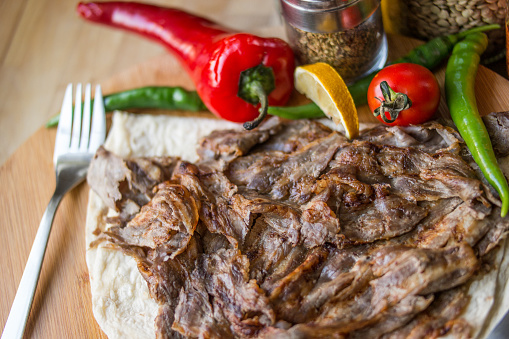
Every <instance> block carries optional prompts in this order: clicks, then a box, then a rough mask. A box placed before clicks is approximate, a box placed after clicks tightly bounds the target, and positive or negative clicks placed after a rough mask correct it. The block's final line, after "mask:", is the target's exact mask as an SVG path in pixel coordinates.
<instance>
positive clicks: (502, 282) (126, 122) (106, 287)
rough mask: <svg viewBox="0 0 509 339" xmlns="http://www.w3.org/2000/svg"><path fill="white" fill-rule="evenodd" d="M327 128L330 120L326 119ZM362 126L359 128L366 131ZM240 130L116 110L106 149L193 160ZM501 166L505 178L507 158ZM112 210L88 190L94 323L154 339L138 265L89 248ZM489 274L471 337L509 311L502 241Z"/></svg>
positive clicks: (473, 305) (474, 297) (477, 299)
mask: <svg viewBox="0 0 509 339" xmlns="http://www.w3.org/2000/svg"><path fill="white" fill-rule="evenodd" d="M323 122H324V123H326V124H327V125H328V126H329V127H335V126H334V125H333V124H332V125H331V124H330V123H329V122H328V120H324V121H323ZM368 127H370V126H368V125H361V130H362V129H365V128H368ZM228 128H230V129H231V128H238V129H240V128H242V127H241V125H239V124H234V123H230V122H227V121H222V120H219V119H215V118H205V117H194V116H193V117H185V116H168V115H160V116H154V115H135V114H129V113H122V112H115V113H114V115H113V124H112V128H111V131H110V132H109V135H108V138H107V140H106V143H105V148H106V149H108V150H109V151H112V152H114V153H115V154H117V155H119V156H121V157H136V156H165V155H172V156H179V157H181V158H182V159H184V160H187V161H191V162H193V161H196V160H197V158H198V156H197V154H196V151H195V149H196V145H197V143H198V140H199V139H200V138H201V137H203V136H205V135H207V134H209V133H210V132H211V131H213V130H216V129H228ZM501 166H502V168H503V170H504V173H505V174H506V175H508V174H509V158H506V159H503V160H502V162H501ZM111 213H112V212H111V211H109V210H108V208H107V207H106V206H105V204H104V203H103V202H102V200H101V199H100V198H99V197H98V196H97V195H96V194H95V193H94V192H93V191H92V190H91V191H90V195H89V202H88V210H87V221H86V243H87V254H86V260H87V266H88V269H89V275H90V285H91V292H92V307H93V313H94V317H95V319H96V320H97V323H98V324H99V326H100V327H101V329H102V330H103V331H104V333H105V334H106V335H107V336H108V338H110V339H113V338H126V337H127V338H155V330H154V318H155V317H156V315H157V312H158V307H159V306H158V305H157V303H156V302H155V301H154V300H153V299H152V298H151V297H150V295H149V291H148V288H147V284H146V282H145V280H144V279H143V277H142V276H141V274H140V273H139V271H138V268H137V266H136V261H135V260H134V259H133V258H131V257H130V256H128V255H125V254H123V253H122V252H121V251H118V250H115V249H112V248H110V247H108V245H107V244H105V243H103V244H100V245H99V246H94V247H91V246H90V244H91V243H92V242H93V241H94V240H96V235H95V234H97V233H98V232H97V230H104V228H105V224H104V222H103V219H104V217H105V216H106V215H108V214H111ZM495 251H496V252H495V253H494V255H493V266H494V267H496V268H498V270H492V271H490V272H489V273H487V274H485V275H484V276H482V277H479V278H478V279H477V280H474V281H473V282H472V283H471V285H470V289H469V295H470V296H471V301H470V303H469V305H468V307H467V309H466V311H465V313H464V314H463V316H462V318H463V319H464V320H465V321H467V322H468V323H469V324H471V325H472V326H473V328H474V331H475V332H474V333H473V334H474V337H477V338H485V337H486V336H487V334H488V333H489V331H490V330H491V329H492V328H493V327H494V326H495V325H496V323H497V322H498V320H499V319H501V318H502V317H503V315H504V313H505V312H506V311H507V310H508V309H509V284H508V283H507V280H508V279H509V258H508V257H507V256H506V252H507V253H509V244H508V242H507V241H506V240H504V242H503V243H502V244H501V245H500V246H499V248H497V249H496V250H495Z"/></svg>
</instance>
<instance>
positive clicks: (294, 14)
mask: <svg viewBox="0 0 509 339" xmlns="http://www.w3.org/2000/svg"><path fill="white" fill-rule="evenodd" d="M280 4H281V7H280V8H281V12H282V16H283V19H284V21H285V27H286V34H287V37H288V41H289V43H290V45H291V46H292V48H293V50H294V52H295V55H296V58H297V60H298V61H299V62H300V63H301V64H311V63H315V62H325V63H328V64H330V65H331V66H333V67H334V68H335V69H336V70H337V71H338V73H339V74H340V75H341V77H342V78H343V79H344V81H345V82H346V83H347V84H351V83H353V82H355V81H356V80H357V79H359V78H361V77H363V76H364V75H367V74H369V73H371V72H373V71H376V70H378V69H380V68H382V67H383V66H384V64H385V62H386V60H387V38H386V36H385V32H384V29H383V24H382V13H381V9H380V0H280Z"/></svg>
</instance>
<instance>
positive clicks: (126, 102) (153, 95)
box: [46, 86, 207, 127]
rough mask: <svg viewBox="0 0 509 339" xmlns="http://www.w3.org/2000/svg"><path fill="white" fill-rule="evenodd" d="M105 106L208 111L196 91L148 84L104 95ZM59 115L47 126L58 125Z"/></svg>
mask: <svg viewBox="0 0 509 339" xmlns="http://www.w3.org/2000/svg"><path fill="white" fill-rule="evenodd" d="M104 108H105V110H106V111H107V112H112V111H115V110H127V109H135V108H155V109H167V110H184V111H192V112H198V111H206V110H207V107H206V106H205V105H204V104H203V102H202V101H201V99H200V97H199V96H198V93H196V91H188V90H186V89H184V88H182V87H165V86H148V87H140V88H135V89H131V90H127V91H123V92H118V93H113V94H109V95H105V96H104ZM58 120H59V115H56V116H54V117H53V118H51V119H50V120H49V121H48V122H47V123H46V127H54V126H56V125H58Z"/></svg>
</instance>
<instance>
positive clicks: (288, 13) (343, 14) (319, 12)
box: [281, 0, 380, 33]
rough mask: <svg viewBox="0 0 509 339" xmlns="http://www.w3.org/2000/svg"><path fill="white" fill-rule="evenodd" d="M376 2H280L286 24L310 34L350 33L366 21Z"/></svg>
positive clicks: (299, 0) (376, 4)
mask: <svg viewBox="0 0 509 339" xmlns="http://www.w3.org/2000/svg"><path fill="white" fill-rule="evenodd" d="M379 5H380V0H281V11H282V14H283V17H284V18H285V20H286V22H287V23H288V24H290V25H292V26H294V27H296V28H298V29H301V30H304V31H307V32H313V33H333V32H339V31H345V30H348V29H352V28H354V27H356V26H358V25H359V24H361V23H362V22H363V21H364V20H366V19H367V18H369V17H370V16H371V15H372V14H373V13H374V12H375V11H376V9H377V8H378V6H379Z"/></svg>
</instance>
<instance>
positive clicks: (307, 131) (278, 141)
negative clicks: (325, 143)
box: [252, 120, 347, 153]
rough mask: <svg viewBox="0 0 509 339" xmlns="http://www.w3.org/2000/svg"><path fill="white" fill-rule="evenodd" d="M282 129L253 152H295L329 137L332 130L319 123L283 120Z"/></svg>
mask: <svg viewBox="0 0 509 339" xmlns="http://www.w3.org/2000/svg"><path fill="white" fill-rule="evenodd" d="M280 125H281V129H280V130H279V131H278V133H276V134H274V135H271V136H270V138H269V139H267V141H266V142H264V143H262V144H259V145H257V146H256V147H255V148H253V150H252V152H254V153H256V152H261V151H280V152H284V153H292V152H295V151H297V150H299V149H301V148H302V147H304V146H306V145H307V144H309V143H310V142H313V141H315V140H317V139H321V138H324V137H326V136H328V135H329V134H330V133H332V131H331V130H330V128H328V127H326V126H324V125H322V124H321V123H319V122H317V121H313V120H311V121H306V120H282V122H281V123H280ZM344 141H345V142H346V141H347V139H346V137H345V138H344Z"/></svg>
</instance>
